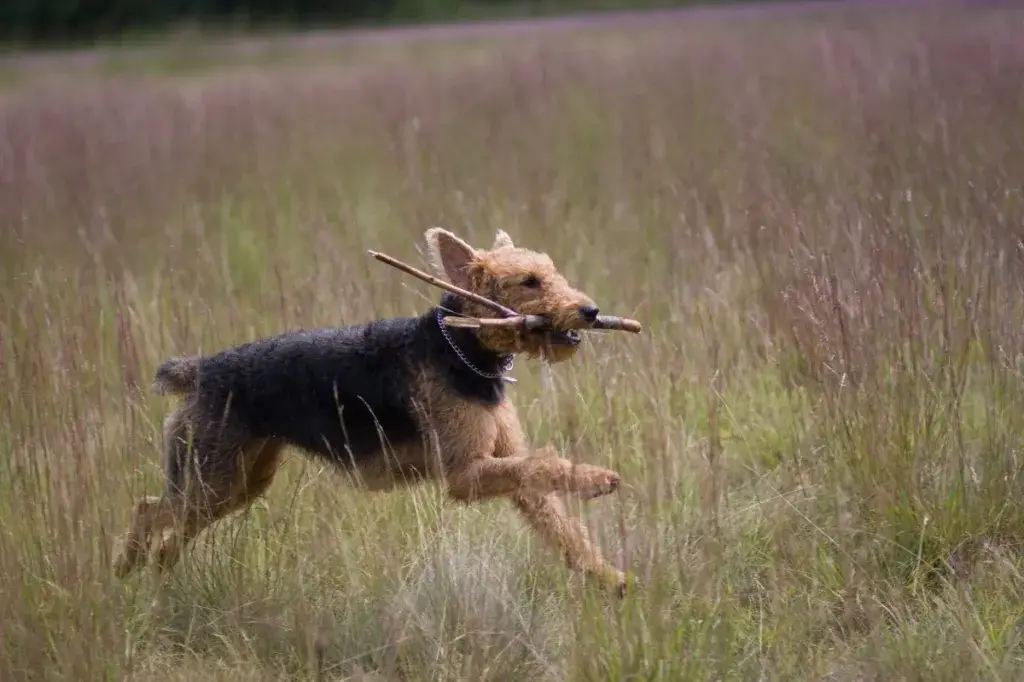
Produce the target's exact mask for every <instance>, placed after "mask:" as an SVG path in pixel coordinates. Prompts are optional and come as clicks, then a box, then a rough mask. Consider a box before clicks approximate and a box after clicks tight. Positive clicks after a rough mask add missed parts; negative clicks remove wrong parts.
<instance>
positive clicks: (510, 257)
mask: <svg viewBox="0 0 1024 682" xmlns="http://www.w3.org/2000/svg"><path fill="white" fill-rule="evenodd" d="M425 238H426V244H427V252H428V257H429V261H430V264H431V267H432V268H433V270H434V271H435V273H436V275H437V276H438V277H439V278H442V279H447V280H448V281H449V282H450V283H452V284H454V285H456V286H458V287H461V288H463V289H465V290H468V291H471V292H473V293H476V294H479V295H481V296H483V297H485V298H488V299H490V300H492V301H495V302H497V303H500V304H502V305H504V306H506V307H508V308H512V309H514V310H516V311H517V312H519V313H521V314H524V315H543V316H546V317H548V318H549V319H550V320H551V329H552V330H550V331H527V330H524V329H514V328H507V327H505V328H495V327H480V328H460V327H449V326H447V325H445V324H444V323H443V322H442V318H444V317H445V316H447V315H461V316H467V317H488V316H489V315H488V314H489V312H490V311H488V310H487V309H486V308H484V307H483V306H482V305H481V304H479V303H477V302H473V301H466V300H463V298H462V297H459V296H457V295H454V294H451V293H448V292H445V293H444V294H443V295H442V296H441V300H440V303H439V304H438V305H437V306H435V307H432V308H431V309H430V310H428V311H426V312H425V313H423V314H422V315H420V316H417V317H407V318H393V319H380V320H375V321H371V322H368V323H364V324H356V325H351V326H343V327H336V328H328V329H314V330H302V331H291V332H286V333H283V334H280V335H277V336H273V337H269V338H264V339H261V340H258V341H253V342H249V343H244V344H242V345H238V346H235V347H233V348H229V349H227V350H224V351H221V352H219V353H216V354H214V355H208V356H180V357H173V358H171V359H169V360H167V361H166V362H165V363H164V364H163V365H161V366H160V367H159V368H158V370H157V372H156V376H155V379H154V384H153V388H154V391H155V392H156V393H158V394H162V395H169V394H174V395H178V396H181V397H182V398H183V400H182V401H181V404H180V406H179V407H178V408H177V409H176V410H175V411H174V412H172V413H171V414H170V416H168V418H167V419H166V421H165V423H164V440H165V447H166V451H165V457H164V478H165V488H164V492H163V495H162V496H161V497H144V498H143V499H141V500H139V501H138V502H137V503H136V504H135V507H134V510H133V519H132V522H131V527H130V529H129V531H128V533H127V535H126V536H125V538H124V542H123V547H122V549H121V550H120V552H119V553H118V555H117V557H116V558H115V561H114V570H115V573H116V574H117V576H119V577H121V578H124V577H126V576H128V575H129V574H130V573H131V572H132V571H133V570H135V569H136V568H139V567H141V566H143V565H145V564H146V563H147V562H148V561H149V559H150V557H149V555H150V544H151V541H152V539H153V538H160V539H161V542H160V543H159V546H158V547H157V549H156V553H155V561H154V564H155V568H156V570H157V572H158V573H163V572H166V571H168V570H170V569H171V568H172V567H173V566H174V565H175V564H176V563H177V562H178V560H179V556H180V554H181V552H182V550H183V548H184V547H185V546H186V545H187V544H188V543H189V542H190V541H191V540H192V539H194V538H195V537H196V536H197V535H198V534H199V533H200V532H201V531H202V530H203V529H204V528H206V527H207V526H209V525H210V524H212V523H213V522H215V521H216V520H217V519H220V518H222V517H224V516H226V515H228V514H230V513H232V512H235V511H239V510H242V509H245V508H246V507H248V506H249V505H250V504H252V502H253V501H254V500H256V499H257V498H259V497H260V496H261V495H262V494H263V493H264V492H265V491H266V490H267V488H268V487H269V486H270V484H271V482H272V481H273V479H274V474H275V473H276V471H277V468H278V464H279V461H280V458H281V453H282V450H283V449H284V448H285V447H287V446H292V447H295V448H297V449H299V450H301V451H304V452H305V453H307V454H308V455H310V456H313V457H319V458H322V459H325V460H327V461H329V462H331V463H332V464H334V465H337V466H339V467H341V468H343V469H345V470H348V471H350V472H355V473H357V474H358V476H357V478H358V479H359V480H360V481H361V483H362V486H363V487H364V488H365V489H368V490H374V491H385V490H392V489H395V488H396V487H398V486H402V485H410V484H414V483H417V482H421V481H426V480H433V481H439V482H441V483H442V484H443V485H444V486H445V487H446V491H447V494H448V495H450V496H451V498H453V499H454V500H457V501H460V502H463V503H466V504H470V503H473V502H477V501H480V500H487V499H493V498H497V497H504V498H507V499H509V500H511V502H512V504H513V505H514V506H515V507H516V508H517V509H518V511H519V512H520V513H521V515H522V517H523V518H524V519H525V521H526V523H527V524H528V525H529V526H530V527H531V528H532V529H533V531H535V532H536V533H537V534H538V535H539V536H540V537H541V538H543V540H544V541H545V542H546V543H548V545H550V546H552V547H553V548H556V549H557V550H559V551H560V552H561V553H562V555H563V556H564V558H565V560H566V563H567V565H568V566H569V568H570V569H572V570H575V571H581V572H583V573H584V574H585V575H587V576H589V577H592V578H595V577H596V578H597V579H599V580H600V581H601V582H602V583H604V584H611V585H612V586H614V588H616V589H617V591H618V593H619V595H620V596H623V595H625V591H626V576H625V574H624V573H623V572H621V571H619V570H618V569H617V568H615V567H614V566H613V565H611V564H610V563H609V562H608V561H607V560H606V559H604V558H603V557H602V555H601V553H600V552H599V551H598V549H597V548H596V547H595V546H594V545H593V543H592V542H591V540H590V539H589V537H588V534H587V530H586V527H585V526H584V525H583V524H582V523H581V522H580V521H579V520H578V519H576V518H574V517H571V516H569V515H568V513H567V511H566V508H565V505H564V503H563V499H562V498H563V497H564V496H565V495H567V494H573V495H577V496H580V497H581V498H583V499H592V498H596V497H599V496H602V495H608V494H611V493H613V492H615V491H616V490H617V489H618V488H619V486H620V476H619V474H618V473H616V472H614V471H611V470H609V469H604V468H601V467H597V466H592V465H588V464H574V463H573V462H571V461H569V460H567V459H565V458H562V457H560V456H559V454H558V452H557V451H556V450H555V448H554V447H553V446H550V445H548V446H545V447H542V448H539V449H534V448H531V447H530V446H529V445H528V443H527V442H526V438H525V436H524V433H523V429H522V426H521V424H520V422H519V418H518V416H517V413H516V408H515V407H514V406H513V404H512V402H511V401H510V400H509V398H508V395H507V393H506V383H507V381H506V379H507V377H506V376H505V373H506V372H507V371H508V370H509V369H510V368H511V366H512V363H513V359H514V358H515V356H516V355H520V354H522V355H525V356H527V357H539V358H542V359H544V360H545V361H547V362H549V363H553V364H554V363H560V362H564V361H566V360H568V359H569V358H571V357H572V356H573V355H574V354H575V353H576V352H577V350H578V349H579V345H580V342H581V337H580V334H579V332H578V331H577V330H579V329H586V328H587V327H588V326H591V325H593V323H594V322H595V320H596V319H597V316H598V308H597V306H596V304H595V303H594V301H593V300H591V299H590V298H589V297H588V296H587V295H585V294H584V293H582V292H580V291H578V290H576V289H575V288H573V287H572V286H571V285H570V284H569V282H568V281H567V280H566V278H565V277H564V276H562V275H561V274H560V273H559V272H558V270H557V269H556V267H555V265H554V263H553V262H552V260H551V258H550V257H549V256H548V255H546V254H543V253H537V252H534V251H531V250H528V249H524V248H519V247H517V246H515V245H514V244H513V243H512V239H511V238H510V237H509V235H508V234H507V233H505V232H504V231H501V230H499V231H498V232H497V235H496V238H495V241H494V244H493V246H492V247H491V248H490V249H476V248H473V247H471V246H470V245H469V244H467V243H466V242H464V241H463V240H461V239H460V238H458V237H456V236H455V235H454V234H452V233H451V232H448V231H446V230H443V229H441V228H432V229H430V230H427V231H426V233H425ZM165 531H167V532H165Z"/></svg>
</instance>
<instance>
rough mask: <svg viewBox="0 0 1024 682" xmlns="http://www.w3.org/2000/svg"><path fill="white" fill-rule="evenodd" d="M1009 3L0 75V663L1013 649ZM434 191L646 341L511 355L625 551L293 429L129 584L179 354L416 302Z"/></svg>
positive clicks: (181, 673)
mask: <svg viewBox="0 0 1024 682" xmlns="http://www.w3.org/2000/svg"><path fill="white" fill-rule="evenodd" d="M1021 35H1024V11H1021V10H1015V9H988V10H982V9H978V8H974V9H967V8H956V7H946V8H944V9H933V10H929V11H926V10H924V9H919V10H912V9H900V10H891V11H886V10H881V9H870V10H868V9H864V10H856V9H850V10H845V11H839V10H835V11H828V12H826V11H818V12H814V13H794V12H786V13H780V14H779V15H778V16H775V17H773V16H764V17H761V18H758V19H757V20H756V21H754V20H744V21H740V20H731V19H730V18H729V16H728V15H727V14H723V15H722V16H713V17H711V16H709V17H695V18H693V19H689V20H680V21H671V22H668V21H663V22H655V23H652V24H651V25H640V24H631V25H630V26H629V27H623V28H619V29H616V28H615V27H612V26H601V27H596V28H590V29H586V30H583V29H581V30H578V31H562V32H555V33H544V34H537V35H536V36H528V35H517V36H515V37H514V38H486V39H485V38H471V37H464V38H460V39H458V40H455V39H452V40H449V41H428V42H416V41H412V40H403V41H395V42H393V43H387V42H383V43H379V44H374V45H361V46H349V47H338V48H336V49H330V50H321V51H310V52H307V53H304V54H302V55H300V56H296V55H289V54H288V53H287V52H286V51H272V52H269V53H267V54H263V55H249V56H247V57H245V58H241V57H235V58H228V57H223V58H215V57H211V56H210V53H209V52H207V51H204V49H202V48H201V47H200V46H191V45H180V46H177V47H175V46H173V45H171V46H167V47H164V48H154V49H153V51H152V52H149V53H146V54H145V55H144V56H140V57H134V58H132V59H118V58H117V55H116V54H115V53H113V52H112V53H110V54H108V55H104V56H101V57H100V58H97V59H95V60H93V61H90V62H89V63H88V64H85V65H82V64H78V65H77V66H76V65H75V64H72V63H71V62H72V61H73V60H70V58H69V59H68V60H63V61H62V59H61V58H60V57H59V56H58V57H56V58H54V59H50V60H45V61H44V62H33V64H34V66H32V68H31V69H29V68H28V67H27V66H26V64H27V63H28V62H27V60H28V58H27V57H26V58H25V60H26V61H24V62H22V61H19V59H20V58H19V57H18V56H17V55H15V56H11V57H8V58H7V59H6V61H5V62H4V63H3V64H2V65H0V83H2V84H3V86H2V89H0V225H2V226H3V229H2V231H0V304H2V305H0V383H2V387H3V390H2V391H0V513H2V516H0V518H2V519H3V521H2V523H0V679H2V680H101V679H111V680H113V679H118V680H122V679H131V680H161V681H164V680H182V681H184V680H189V681H193V680H195V681H206V680H270V679H349V680H381V681H383V680H389V681H390V680H481V681H483V680H539V681H544V680H552V681H554V680H573V681H575V680H640V679H644V680H769V679H771V680H777V679H799V680H841V681H853V680H885V681H893V680H922V681H924V680H927V681H928V682H939V681H943V680H949V681H954V680H956V681H961V680H1011V679H1021V678H1022V677H1024V580H1022V571H1024V555H1022V549H1024V507H1022V502H1024V462H1022V458H1024V379H1022V375H1021V372H1022V371H1024V356H1022V352H1024V325H1022V319H1024V296H1022V295H1021V294H1022V282H1024V241H1022V240H1024V194H1022V192H1024V128H1022V125H1021V122H1022V121H1024V43H1022V42H1021V41H1020V36H1021ZM434 225H439V226H444V227H446V228H448V229H451V230H452V231H454V232H456V233H457V234H459V235H460V236H462V237H464V238H466V239H467V240H468V241H470V242H471V243H473V244H475V245H479V246H488V245H490V243H491V241H492V240H493V237H494V231H495V229H497V228H499V227H500V228H502V229H504V230H507V231H508V232H509V233H510V234H511V236H512V237H513V238H514V239H515V240H516V242H517V243H520V244H521V245H524V246H528V247H531V248H535V249H537V250H540V251H546V252H548V253H549V254H551V256H552V257H553V258H554V260H555V262H556V263H557V264H558V265H559V266H560V268H561V270H562V272H563V273H565V274H566V275H567V277H569V278H570V280H571V281H572V282H573V283H575V284H577V285H578V286H579V287H580V288H581V289H582V290H584V291H586V292H588V293H589V294H590V295H591V296H592V297H593V298H594V299H595V300H597V301H598V303H599V304H600V306H601V309H602V311H603V312H605V313H609V314H617V315H624V316H629V317H633V318H636V319H639V320H640V321H642V322H643V323H644V324H645V325H646V329H645V332H644V334H643V335H641V336H632V335H628V334H612V333H606V334H593V335H590V336H589V337H588V340H587V343H586V347H585V348H584V349H583V350H582V351H581V352H580V354H579V355H578V357H577V358H576V359H575V360H573V362H572V363H571V364H568V365H560V366H557V367H554V368H545V367H543V366H540V365H538V364H535V363H529V362H524V361H520V362H519V363H517V366H516V370H515V376H516V377H517V378H518V380H519V383H518V384H517V385H516V386H515V387H513V388H512V389H511V390H512V396H513V398H514V399H515V400H516V402H517V404H518V406H519V408H520V411H521V414H522V416H523V421H524V425H525V426H526V428H527V430H528V432H529V435H530V437H531V438H532V439H533V440H534V441H535V442H537V443H538V444H542V443H545V442H551V443H554V444H556V445H557V446H558V447H559V448H560V449H561V450H562V451H563V452H564V453H566V455H567V456H569V457H570V458H573V459H577V460H585V461H587V462H590V463H594V464H599V465H606V466H610V467H612V468H614V469H616V470H617V471H619V472H620V473H621V474H622V475H623V480H624V487H623V489H622V490H621V491H620V492H619V493H617V494H616V495H613V496H610V497H606V498H601V499H599V500H595V501H593V502H589V503H586V504H583V505H577V509H578V511H579V512H580V513H582V514H584V515H585V518H586V519H587V523H588V525H589V526H590V527H591V530H592V534H593V535H594V537H595V538H596V539H597V540H598V542H599V544H600V545H601V547H602V548H603V551H604V552H605V553H606V555H608V556H609V557H610V558H611V559H612V560H613V561H614V563H616V564H617V565H618V566H620V567H622V568H624V569H626V570H629V571H630V572H631V573H633V574H634V575H635V576H636V577H637V579H638V580H639V581H640V589H637V590H635V591H634V592H633V593H631V594H630V595H628V596H627V598H626V599H624V600H621V601H620V600H618V599H615V598H609V596H608V595H607V594H605V593H603V592H601V591H600V590H598V589H595V588H594V587H592V586H590V585H587V584H586V583H584V582H582V581H580V580H579V579H578V578H577V577H574V576H572V575H571V574H570V573H569V572H568V571H567V570H566V569H565V567H564V565H563V564H562V561H561V559H560V557H558V556H557V555H555V554H554V553H552V552H550V551H549V550H548V549H547V548H546V547H544V546H543V545H541V544H540V543H538V542H537V541H536V540H535V539H534V538H533V537H532V535H530V533H529V532H528V531H527V529H526V528H525V526H524V525H523V524H522V523H521V521H520V519H519V517H518V516H517V515H516V514H515V513H514V511H513V509H512V508H511V506H510V505H508V504H507V503H501V502H494V503H490V504H482V505H477V506H473V507H469V508H467V507H464V506H461V505H458V504H455V503H452V502H449V501H448V500H447V499H446V497H445V496H444V494H443V491H442V490H441V489H440V488H439V487H438V486H434V485H427V486H423V487H420V488H414V489H412V490H411V491H410V492H395V493H392V494H377V495H374V494H370V493H365V492H360V491H358V490H357V489H354V488H353V487H352V486H350V485H349V484H348V483H347V482H346V481H345V480H344V477H343V476H341V475H340V474H338V473H336V472H334V471H333V470H331V469H329V468H326V467H325V466H323V465H322V464H320V463H318V462H313V461H310V460H307V459H305V458H303V457H301V456H300V455H298V453H292V454H290V455H289V457H288V460H287V462H286V463H285V465H284V468H283V470H282V473H281V474H279V476H278V478H277V481H276V483H275V485H274V487H273V488H272V489H271V491H270V493H269V495H268V496H267V498H266V499H265V500H264V501H262V502H261V503H259V504H257V505H255V506H254V507H253V508H252V509H251V510H250V512H249V513H247V514H246V515H244V516H240V517H235V518H230V519H227V520H225V521H222V522H220V523H219V524H218V525H217V526H215V527H214V528H213V529H211V530H210V531H208V532H206V533H204V534H203V535H202V536H200V538H199V540H198V542H197V543H196V545H195V546H194V549H193V550H192V551H191V552H190V553H189V554H187V555H186V556H185V557H184V559H183V561H182V562H181V564H179V566H178V569H177V571H176V572H175V574H174V575H173V577H172V579H171V583H170V585H169V587H168V598H167V603H166V604H165V605H164V608H162V609H152V608H151V601H152V597H153V594H154V586H153V583H152V581H151V580H150V579H149V576H148V575H147V574H146V573H145V572H142V573H141V574H139V575H137V576H134V577H132V578H130V579H129V580H127V581H124V582H120V581H118V580H116V579H115V578H114V576H113V572H112V570H111V559H112V556H113V552H114V549H115V547H116V543H117V541H118V537H119V536H120V535H121V534H122V533H123V532H124V531H125V530H126V529H127V524H128V521H129V518H130V517H129V515H130V511H131V504H132V502H133V501H134V500H135V499H136V498H137V497H139V496H141V495H144V494H155V493H157V492H158V491H159V489H160V483H161V471H160V451H161V436H160V429H161V424H162V420H163V418H164V416H165V415H166V414H167V413H168V411H169V410H170V409H171V406H172V405H171V402H170V400H169V399H166V398H160V397H157V396H154V395H153V394H152V393H151V392H150V391H149V385H150V382H151V379H152V376H153V372H154V371H155V369H156V367H157V366H158V364H159V363H160V362H162V361H163V360H164V359H165V358H167V357H169V356H171V355H176V354H183V353H198V352H213V351H216V350H219V349H221V348H223V347H226V346H228V345H231V344H235V343H239V342H243V341H246V340H250V339H253V338H255V337H258V336H262V335H267V334H272V333H276V332H278V331H281V330H284V329H291V328H298V327H311V326H319V325H337V324H346V323H353V322H360V321H365V320H368V319H371V318H374V317H380V316H391V315H409V314H417V313H419V312H420V311H422V310H424V309H425V308H426V307H427V306H429V305H431V304H432V303H433V302H434V301H435V300H436V299H437V295H438V292H437V291H436V290H434V289H431V288H430V287H427V286H425V285H422V284H420V283H418V282H416V281H415V280H412V279H411V278H408V277H405V276H402V275H400V274H398V273H397V272H396V271H393V270H391V269H389V268H387V267H386V266H384V265H382V264H379V263H376V262H374V261H373V260H372V259H371V258H370V257H369V256H368V255H367V254H366V250H367V249H375V250H379V251H384V252H386V253H388V254H390V255H393V256H395V257H397V258H400V259H402V260H405V261H407V262H410V263H412V264H414V265H416V266H417V267H425V265H424V263H425V261H424V258H423V256H422V235H423V232H424V230H426V229H428V228H429V227H431V226H434Z"/></svg>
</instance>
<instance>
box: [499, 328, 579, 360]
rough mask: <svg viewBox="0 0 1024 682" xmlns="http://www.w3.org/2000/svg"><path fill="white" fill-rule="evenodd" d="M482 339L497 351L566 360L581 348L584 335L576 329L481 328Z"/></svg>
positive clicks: (545, 358)
mask: <svg viewBox="0 0 1024 682" xmlns="http://www.w3.org/2000/svg"><path fill="white" fill-rule="evenodd" d="M480 341H481V342H482V343H483V344H484V345H485V346H487V347H488V348H490V349H491V350H493V351H494V352H496V353H510V354H511V353H515V354H522V355H526V356H528V357H539V358H543V359H544V360H546V361H547V362H549V363H557V362H564V361H565V360H568V359H569V358H571V357H572V356H573V355H575V354H576V352H577V351H578V350H579V348H580V344H581V343H582V341H583V336H582V335H581V334H580V332H578V331H576V330H568V331H560V332H539V331H510V330H505V329H501V330H498V329H487V330H481V332H480Z"/></svg>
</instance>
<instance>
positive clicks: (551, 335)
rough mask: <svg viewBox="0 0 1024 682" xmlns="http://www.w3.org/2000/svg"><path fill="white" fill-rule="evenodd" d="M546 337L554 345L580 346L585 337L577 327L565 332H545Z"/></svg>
mask: <svg viewBox="0 0 1024 682" xmlns="http://www.w3.org/2000/svg"><path fill="white" fill-rule="evenodd" d="M544 339H545V341H547V342H548V343H549V344H551V345H552V346H569V347H572V346H578V345H580V341H582V340H583V337H582V336H580V333H579V332H578V331H576V330H575V329H570V330H568V331H564V332H544Z"/></svg>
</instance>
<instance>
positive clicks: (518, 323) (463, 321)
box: [369, 251, 643, 334]
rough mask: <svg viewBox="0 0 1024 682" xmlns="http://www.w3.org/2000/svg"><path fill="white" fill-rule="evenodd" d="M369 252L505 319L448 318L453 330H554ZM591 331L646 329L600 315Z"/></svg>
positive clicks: (537, 318)
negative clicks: (459, 328) (514, 328)
mask: <svg viewBox="0 0 1024 682" xmlns="http://www.w3.org/2000/svg"><path fill="white" fill-rule="evenodd" d="M369 253H370V255H371V256H373V257H374V258H376V259H377V260H379V261H380V262H382V263H387V264H388V265H390V266H391V267H393V268H398V269H399V270H401V271H402V272H404V273H406V274H408V275H412V276H413V277H416V278H418V279H421V280H423V281H424V282H426V283H427V284H433V285H434V286H435V287H438V288H440V289H444V290H445V291H449V292H451V293H453V294H457V295H459V296H462V297H463V298H467V299H469V300H470V301H473V302H474V303H479V304H480V305H482V306H485V307H487V308H490V309H491V310H493V311H495V312H496V313H498V314H499V315H501V316H502V317H501V318H474V317H453V316H449V317H445V318H444V320H445V324H447V325H448V326H450V327H466V328H472V329H478V328H480V327H523V328H524V329H529V330H544V329H550V328H551V321H550V320H549V319H548V318H546V317H542V316H540V315H520V314H519V313H517V312H516V311H514V310H512V309H511V308H506V307H505V306H503V305H501V304H500V303H496V302H495V301H492V300H491V299H489V298H484V297H483V296H480V295H479V294H474V293H473V292H472V291H466V290H465V289H463V288H461V287H457V286H455V285H454V284H451V283H449V282H445V281H444V280H443V279H438V278H437V277H434V276H433V275H428V274H427V273H425V272H423V271H422V270H417V269H416V268H414V267H412V266H411V265H406V264H405V263H403V262H402V261H400V260H397V259H395V258H392V257H391V256H389V255H387V254H384V253H380V252H379V251H370V252H369ZM587 329H608V330H618V331H627V332H631V333H633V334H639V333H640V332H641V331H642V330H643V325H641V324H640V323H639V322H637V321H636V320H630V319H628V318H625V317H615V316H613V315H599V316H598V317H597V320H595V321H594V324H593V325H592V326H591V327H583V328H581V329H580V331H586V330H587Z"/></svg>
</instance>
